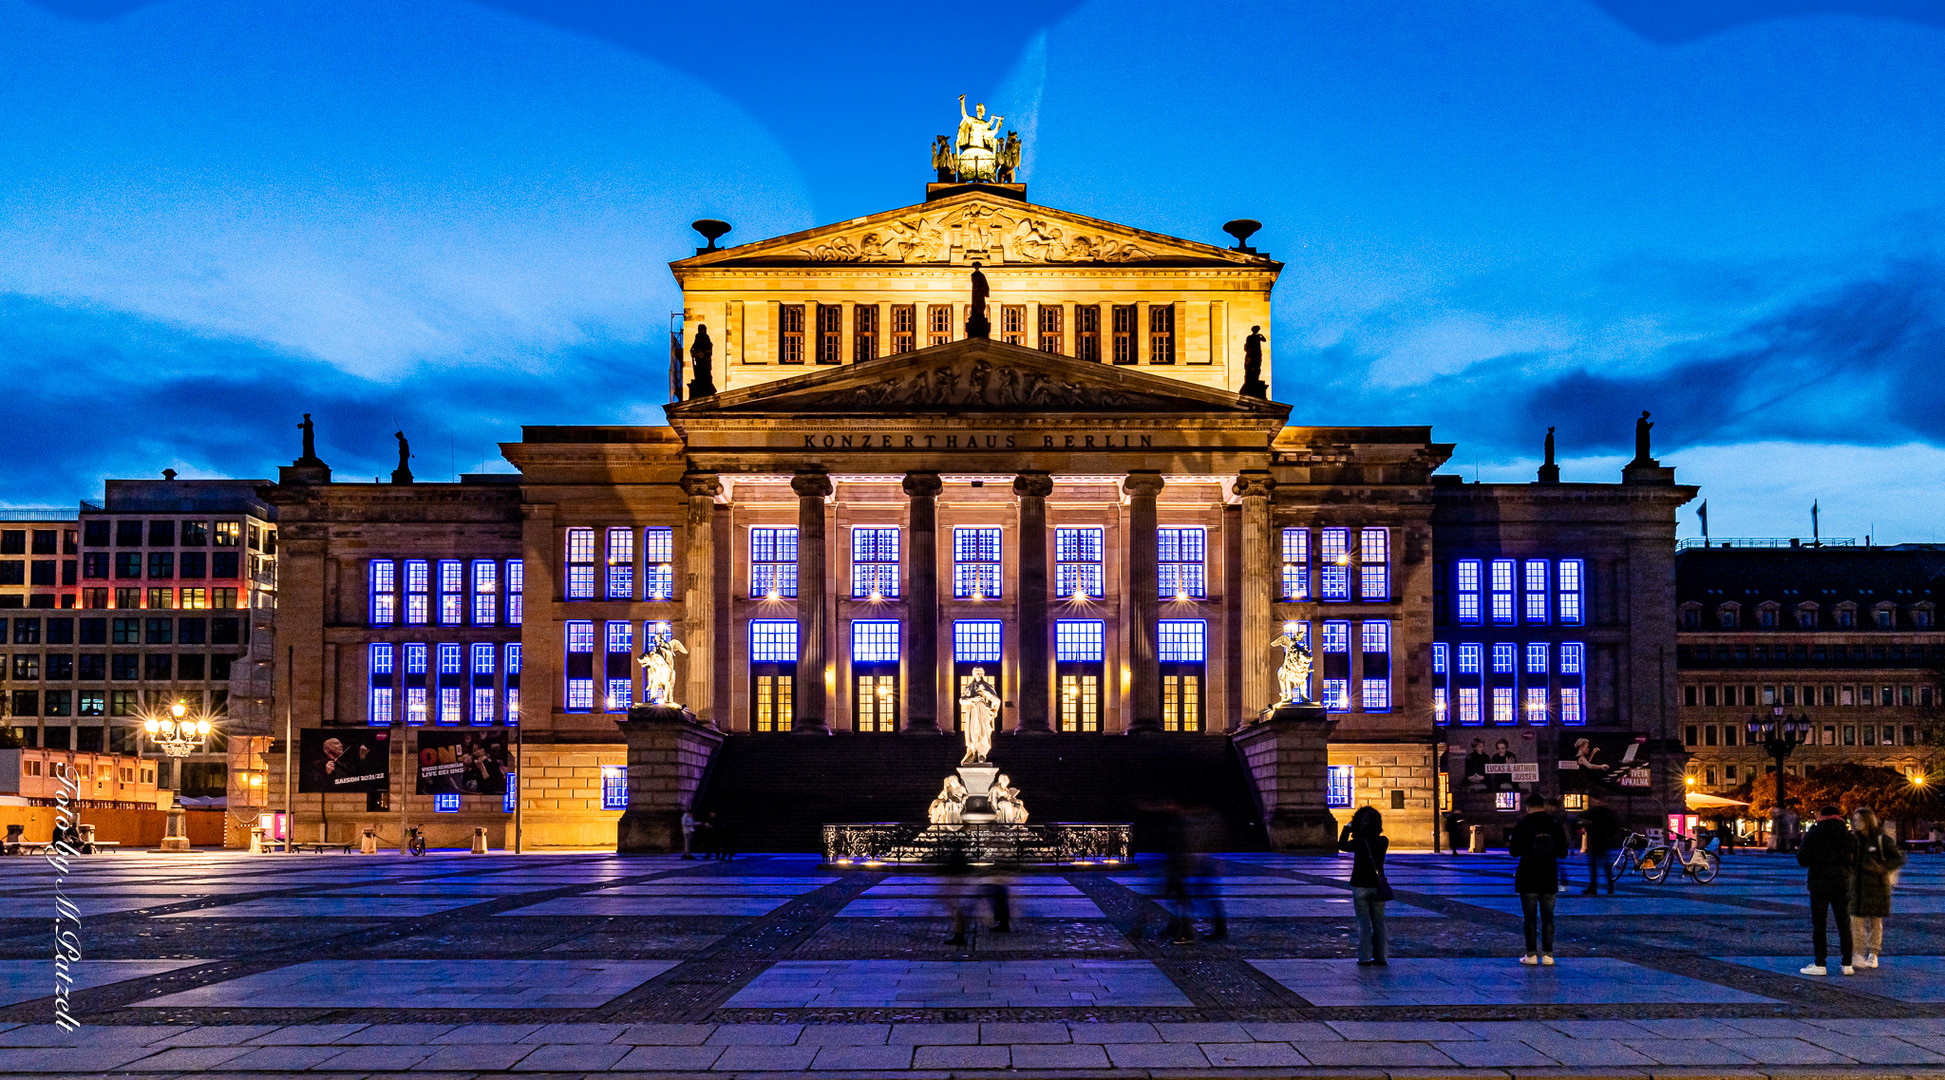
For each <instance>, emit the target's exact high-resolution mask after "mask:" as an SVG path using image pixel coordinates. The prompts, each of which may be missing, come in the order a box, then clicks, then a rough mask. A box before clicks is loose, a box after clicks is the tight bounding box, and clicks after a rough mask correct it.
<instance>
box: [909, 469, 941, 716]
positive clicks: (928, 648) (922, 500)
mask: <svg viewBox="0 0 1945 1080" xmlns="http://www.w3.org/2000/svg"><path fill="white" fill-rule="evenodd" d="M940 487H941V485H940V483H939V474H938V473H935V472H915V473H906V474H905V494H906V495H907V496H908V497H909V498H910V499H911V500H912V505H911V511H912V517H911V521H912V527H911V535H912V547H911V553H910V555H909V556H908V557H907V558H908V560H909V561H908V562H907V564H906V565H907V566H909V567H910V573H911V577H910V588H909V590H908V591H907V593H906V596H907V599H906V601H905V612H906V617H905V633H906V636H907V638H908V640H909V641H910V643H911V644H910V647H909V648H907V649H906V650H905V657H906V663H905V671H906V685H905V730H906V731H908V732H911V733H913V734H915V735H936V734H938V733H939V489H940Z"/></svg>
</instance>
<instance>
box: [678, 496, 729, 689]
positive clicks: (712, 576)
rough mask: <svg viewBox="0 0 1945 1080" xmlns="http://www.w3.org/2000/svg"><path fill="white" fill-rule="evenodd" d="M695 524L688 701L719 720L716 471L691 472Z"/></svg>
mask: <svg viewBox="0 0 1945 1080" xmlns="http://www.w3.org/2000/svg"><path fill="white" fill-rule="evenodd" d="M682 491H683V493H684V494H686V495H688V496H689V527H688V531H687V533H686V534H685V536H684V555H683V570H684V576H683V583H682V629H683V637H684V638H686V639H687V640H685V641H683V643H682V644H683V645H684V646H686V647H687V648H688V650H689V659H688V663H687V665H686V667H687V669H688V688H687V689H686V690H685V691H684V694H685V696H684V697H683V698H681V699H679V700H681V702H682V704H684V705H687V706H688V707H689V711H690V712H693V713H695V714H696V717H697V718H698V719H699V720H700V721H701V722H702V723H704V724H706V725H709V726H711V727H714V726H716V712H715V698H716V521H715V518H716V496H718V495H720V494H722V492H723V483H722V481H721V480H718V479H717V478H716V475H715V474H714V473H687V474H684V476H683V477H682Z"/></svg>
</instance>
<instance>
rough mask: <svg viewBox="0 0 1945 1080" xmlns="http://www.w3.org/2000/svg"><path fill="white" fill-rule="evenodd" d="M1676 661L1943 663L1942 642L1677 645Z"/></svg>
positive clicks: (1775, 664) (1853, 664)
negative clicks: (1929, 643) (1931, 643)
mask: <svg viewBox="0 0 1945 1080" xmlns="http://www.w3.org/2000/svg"><path fill="white" fill-rule="evenodd" d="M1675 662H1676V664H1677V665H1679V666H1681V667H1684V668H1705V667H1807V666H1829V667H1931V666H1937V665H1939V664H1941V663H1945V644H1933V645H1925V644H1923V643H1921V642H1916V641H1913V642H1902V641H1892V642H1883V641H1873V642H1861V641H1859V642H1851V643H1848V644H1846V643H1843V642H1835V643H1832V642H1817V643H1815V644H1808V643H1805V644H1797V645H1782V644H1778V645H1775V646H1770V645H1730V644H1728V643H1727V642H1724V643H1722V644H1718V645H1677V646H1675Z"/></svg>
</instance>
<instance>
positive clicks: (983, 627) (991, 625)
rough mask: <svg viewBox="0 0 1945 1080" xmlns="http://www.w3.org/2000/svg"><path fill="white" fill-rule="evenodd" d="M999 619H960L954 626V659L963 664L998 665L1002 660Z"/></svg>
mask: <svg viewBox="0 0 1945 1080" xmlns="http://www.w3.org/2000/svg"><path fill="white" fill-rule="evenodd" d="M1001 626H1002V624H1001V622H1000V621H999V620H998V619H960V620H958V621H956V622H954V623H953V624H952V659H953V660H954V661H955V662H957V663H961V664H997V663H999V660H1000V632H1001V631H1000V628H1001Z"/></svg>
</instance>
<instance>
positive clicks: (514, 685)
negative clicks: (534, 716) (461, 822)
mask: <svg viewBox="0 0 1945 1080" xmlns="http://www.w3.org/2000/svg"><path fill="white" fill-rule="evenodd" d="M506 680H507V692H506V710H507V714H506V715H507V726H508V727H516V726H518V725H519V723H520V643H519V642H517V641H509V642H507V645H506ZM509 780H511V778H510V777H509Z"/></svg>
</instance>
